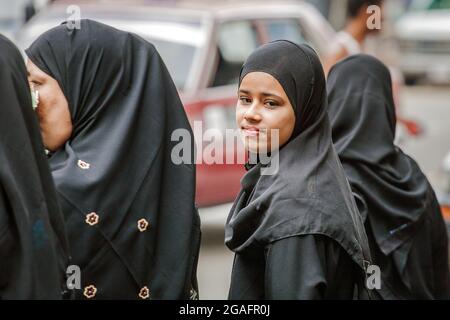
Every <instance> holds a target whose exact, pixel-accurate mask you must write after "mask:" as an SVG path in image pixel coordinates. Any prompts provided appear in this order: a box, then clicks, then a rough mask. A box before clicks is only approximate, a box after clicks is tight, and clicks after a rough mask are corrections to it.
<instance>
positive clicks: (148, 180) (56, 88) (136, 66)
mask: <svg viewBox="0 0 450 320" xmlns="http://www.w3.org/2000/svg"><path fill="white" fill-rule="evenodd" d="M26 53H27V55H28V57H29V62H28V70H29V73H30V77H29V78H30V81H31V82H32V85H33V86H34V87H35V90H36V91H39V95H40V103H39V107H38V114H39V117H40V125H41V132H42V135H43V137H44V143H45V144H46V147H47V148H48V149H50V150H51V152H52V154H51V156H50V158H49V162H50V166H51V170H52V173H53V177H54V179H55V183H56V188H57V190H58V193H59V195H60V199H61V204H62V209H63V213H64V215H65V217H66V221H67V231H68V234H69V243H70V246H71V253H72V256H73V263H74V264H77V265H78V266H79V267H80V268H81V273H82V278H81V280H82V290H78V291H77V293H76V294H77V297H78V298H83V297H84V298H89V299H92V298H107V299H184V298H189V297H191V296H192V297H195V296H196V290H197V287H196V286H197V283H196V267H197V258H198V251H199V244H200V228H199V224H200V222H199V217H198V213H197V210H196V208H195V204H194V197H195V167H194V165H193V163H194V162H193V155H192V157H191V158H190V159H189V160H191V161H190V163H185V164H180V165H176V164H175V163H174V161H173V160H172V159H171V152H172V148H173V147H174V145H175V144H177V143H178V142H175V141H171V134H172V132H173V131H174V130H175V129H184V130H185V131H186V132H187V133H189V134H190V136H191V137H192V136H193V135H192V132H191V129H190V125H189V123H188V120H187V117H186V114H185V111H184V108H183V105H182V104H181V102H180V99H179V97H178V93H177V91H176V88H175V86H174V84H173V81H172V79H171V77H170V75H169V73H168V71H167V69H166V67H165V65H164V63H163V61H162V59H161V57H160V56H159V54H158V52H157V51H156V49H155V48H154V46H153V45H152V44H150V43H148V42H147V41H145V40H143V39H142V38H140V37H138V36H136V35H134V34H131V33H127V32H123V31H119V30H116V29H114V28H112V27H109V26H107V25H104V24H100V23H97V22H94V21H90V20H81V25H80V29H72V28H70V27H69V24H67V25H65V24H63V25H60V26H58V27H56V28H54V29H51V30H49V31H47V32H46V33H44V34H43V35H42V36H40V37H39V38H38V39H37V40H36V41H35V42H34V43H33V44H32V45H31V47H30V48H29V49H27V50H26ZM189 143H191V145H190V146H191V147H192V148H191V150H193V141H189ZM192 154H193V152H192ZM175 160H176V159H175Z"/></svg>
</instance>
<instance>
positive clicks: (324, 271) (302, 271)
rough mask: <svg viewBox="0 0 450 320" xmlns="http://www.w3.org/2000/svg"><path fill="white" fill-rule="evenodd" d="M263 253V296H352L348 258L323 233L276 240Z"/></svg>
mask: <svg viewBox="0 0 450 320" xmlns="http://www.w3.org/2000/svg"><path fill="white" fill-rule="evenodd" d="M266 255H267V257H266V274H265V283H266V288H265V292H266V299H277V300H278V299H284V300H294V299H295V300H297V299H298V300H311V299H352V298H353V289H354V283H353V281H352V280H351V278H350V277H349V275H350V274H353V272H352V271H351V270H350V268H352V267H353V266H352V265H353V263H352V261H351V258H350V257H349V256H348V254H347V253H346V252H345V251H344V249H343V248H342V247H341V246H340V245H339V244H338V243H337V242H335V241H334V240H332V239H330V238H328V237H326V236H320V235H305V236H295V237H290V238H285V239H282V240H278V241H276V242H274V243H272V244H271V245H270V246H269V247H268V248H267V253H266Z"/></svg>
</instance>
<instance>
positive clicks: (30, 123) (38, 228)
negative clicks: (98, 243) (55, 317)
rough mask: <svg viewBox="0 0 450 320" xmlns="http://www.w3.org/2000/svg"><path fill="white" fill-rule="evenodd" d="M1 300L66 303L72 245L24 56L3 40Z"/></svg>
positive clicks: (0, 50) (0, 52)
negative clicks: (63, 300) (69, 250)
mask: <svg viewBox="0 0 450 320" xmlns="http://www.w3.org/2000/svg"><path fill="white" fill-rule="evenodd" d="M0 84H1V85H0V97H1V101H0V299H61V298H62V296H63V293H64V290H65V285H66V283H65V273H66V268H67V266H68V263H69V260H68V249H67V239H66V233H65V230H64V221H63V217H62V214H61V211H60V207H59V205H58V200H57V195H56V191H55V187H54V184H53V180H52V176H51V174H50V170H49V167H48V163H47V159H46V156H45V149H44V146H43V144H42V140H41V134H40V132H39V127H38V122H37V117H36V115H35V113H34V112H33V108H32V105H31V95H30V89H29V86H28V81H27V71H26V68H25V64H24V62H23V59H22V56H21V54H20V52H19V50H18V49H17V48H16V47H15V46H14V45H13V44H12V42H10V41H9V40H7V39H6V38H4V37H3V36H1V35H0Z"/></svg>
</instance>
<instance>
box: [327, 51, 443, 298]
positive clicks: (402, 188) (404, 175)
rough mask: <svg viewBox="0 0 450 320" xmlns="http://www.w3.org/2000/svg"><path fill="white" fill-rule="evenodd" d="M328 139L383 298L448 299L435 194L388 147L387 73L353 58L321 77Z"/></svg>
mask: <svg viewBox="0 0 450 320" xmlns="http://www.w3.org/2000/svg"><path fill="white" fill-rule="evenodd" d="M328 91H329V114H330V119H331V122H332V127H333V140H334V143H335V145H336V149H337V151H338V154H339V157H340V159H341V161H342V163H343V166H344V169H345V172H346V174H347V177H348V179H349V181H350V184H351V186H352V189H353V192H354V193H355V197H356V200H357V205H358V208H359V211H360V213H361V214H362V216H363V218H364V220H365V226H366V230H367V234H368V236H369V244H370V248H371V252H372V258H373V260H374V263H375V264H377V265H378V266H379V267H380V268H381V274H382V280H383V281H382V286H381V290H380V291H379V292H380V294H381V295H382V297H383V298H385V299H448V298H450V296H449V292H450V291H449V290H450V283H449V281H450V280H449V267H448V250H447V247H448V239H447V233H446V228H445V223H444V219H443V217H442V215H441V211H440V207H439V204H438V202H437V200H436V195H435V193H434V191H433V189H432V187H431V186H430V184H429V182H428V180H427V178H426V177H425V175H424V174H423V173H422V171H421V170H420V168H419V166H418V165H417V163H416V162H415V161H414V160H413V159H411V158H410V157H409V156H408V155H406V154H404V153H403V152H402V150H400V148H399V147H397V146H396V145H395V144H394V138H395V127H396V115H395V108H394V102H393V97H392V86H391V78H390V74H389V71H388V69H387V68H386V67H385V66H384V65H383V64H382V63H381V62H380V61H378V60H377V59H375V58H373V57H371V56H367V55H357V56H352V57H350V58H347V59H345V60H344V61H342V62H340V63H338V64H337V65H336V66H335V67H334V68H333V69H332V70H331V72H330V75H329V78H328Z"/></svg>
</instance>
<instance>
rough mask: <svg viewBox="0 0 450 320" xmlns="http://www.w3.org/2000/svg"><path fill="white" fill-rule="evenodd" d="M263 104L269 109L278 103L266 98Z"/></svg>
mask: <svg viewBox="0 0 450 320" xmlns="http://www.w3.org/2000/svg"><path fill="white" fill-rule="evenodd" d="M265 105H266V107H267V108H269V109H274V108H276V107H278V105H279V104H278V102H276V101H273V100H268V101H266V102H265Z"/></svg>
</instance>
